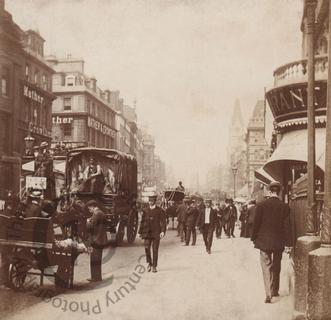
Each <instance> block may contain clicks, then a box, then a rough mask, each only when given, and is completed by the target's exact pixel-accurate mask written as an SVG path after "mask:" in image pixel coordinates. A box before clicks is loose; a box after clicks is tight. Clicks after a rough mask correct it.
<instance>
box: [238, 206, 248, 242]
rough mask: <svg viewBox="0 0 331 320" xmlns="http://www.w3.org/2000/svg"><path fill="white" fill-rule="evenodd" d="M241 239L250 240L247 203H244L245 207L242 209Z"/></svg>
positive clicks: (240, 219) (240, 217)
mask: <svg viewBox="0 0 331 320" xmlns="http://www.w3.org/2000/svg"><path fill="white" fill-rule="evenodd" d="M239 221H240V224H241V225H240V237H242V238H249V235H248V207H247V203H243V205H242V206H241V208H240V216H239Z"/></svg>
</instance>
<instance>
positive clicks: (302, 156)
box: [263, 128, 325, 181]
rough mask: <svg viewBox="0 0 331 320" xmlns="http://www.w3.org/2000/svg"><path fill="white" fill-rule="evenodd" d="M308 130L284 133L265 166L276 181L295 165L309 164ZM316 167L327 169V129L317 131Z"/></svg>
mask: <svg viewBox="0 0 331 320" xmlns="http://www.w3.org/2000/svg"><path fill="white" fill-rule="evenodd" d="M307 140H308V136H307V130H295V131H291V132H287V133H284V135H283V137H282V140H281V141H280V143H279V145H278V147H277V149H276V150H275V151H274V153H273V154H272V155H271V157H270V159H269V160H268V161H267V163H266V164H265V165H264V166H263V169H264V170H265V171H266V172H267V173H268V174H269V175H271V176H272V177H274V178H275V179H276V180H279V181H281V180H282V177H283V172H284V170H285V169H286V168H288V167H289V166H291V165H293V164H295V163H307V154H308V147H307V145H308V142H307ZM315 141H316V143H315V145H316V147H315V149H316V150H315V151H316V153H315V154H316V165H317V166H318V167H319V168H321V169H322V170H323V171H324V169H325V128H317V129H316V139H315Z"/></svg>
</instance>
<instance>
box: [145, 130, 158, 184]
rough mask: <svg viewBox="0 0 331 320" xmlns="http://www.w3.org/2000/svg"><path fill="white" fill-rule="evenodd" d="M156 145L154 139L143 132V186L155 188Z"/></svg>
mask: <svg viewBox="0 0 331 320" xmlns="http://www.w3.org/2000/svg"><path fill="white" fill-rule="evenodd" d="M154 150H155V143H154V138H153V137H152V136H151V135H150V134H149V133H148V132H147V131H143V166H142V179H143V181H142V184H143V187H144V186H148V187H151V186H155V185H156V175H155V152H154Z"/></svg>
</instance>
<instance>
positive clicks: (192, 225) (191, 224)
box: [185, 200, 199, 246]
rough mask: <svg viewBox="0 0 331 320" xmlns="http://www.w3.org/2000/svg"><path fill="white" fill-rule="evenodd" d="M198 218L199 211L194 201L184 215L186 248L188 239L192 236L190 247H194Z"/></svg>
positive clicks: (188, 242)
mask: <svg viewBox="0 0 331 320" xmlns="http://www.w3.org/2000/svg"><path fill="white" fill-rule="evenodd" d="M198 217H199V210H198V208H197V205H196V203H195V201H194V200H192V202H191V204H190V206H189V208H188V210H187V215H186V221H185V226H186V238H185V245H186V246H188V245H189V244H190V239H191V235H192V246H195V244H196V242H197V231H196V227H197V220H198Z"/></svg>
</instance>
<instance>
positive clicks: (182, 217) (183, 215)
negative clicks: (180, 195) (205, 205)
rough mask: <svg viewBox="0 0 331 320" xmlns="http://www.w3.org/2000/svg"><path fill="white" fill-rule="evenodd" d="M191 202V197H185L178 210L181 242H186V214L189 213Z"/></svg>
mask: <svg viewBox="0 0 331 320" xmlns="http://www.w3.org/2000/svg"><path fill="white" fill-rule="evenodd" d="M189 202H190V198H188V197H185V198H184V200H183V201H182V203H181V204H180V205H179V206H178V207H177V210H176V214H177V222H178V226H177V228H178V233H179V236H180V241H181V242H184V239H185V238H186V229H185V220H186V214H187V209H188V204H189Z"/></svg>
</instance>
